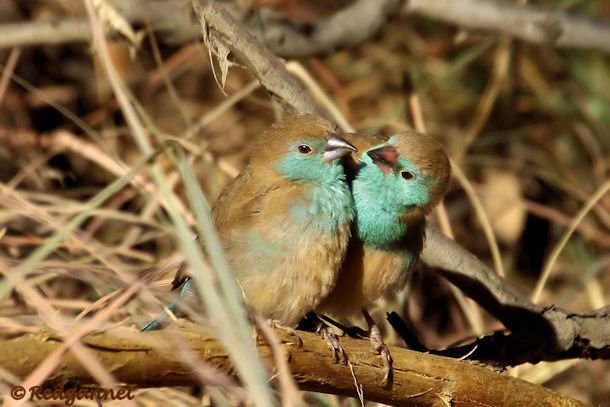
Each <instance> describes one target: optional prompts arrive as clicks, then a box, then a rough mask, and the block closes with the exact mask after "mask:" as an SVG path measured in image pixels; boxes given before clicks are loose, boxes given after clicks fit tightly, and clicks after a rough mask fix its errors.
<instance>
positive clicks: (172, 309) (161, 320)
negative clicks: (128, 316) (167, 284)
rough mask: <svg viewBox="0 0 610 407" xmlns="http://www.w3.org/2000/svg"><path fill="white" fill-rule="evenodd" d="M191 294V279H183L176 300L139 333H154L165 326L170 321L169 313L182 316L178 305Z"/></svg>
mask: <svg viewBox="0 0 610 407" xmlns="http://www.w3.org/2000/svg"><path fill="white" fill-rule="evenodd" d="M192 294H193V291H192V288H191V279H190V278H188V277H187V278H185V279H184V282H183V284H182V286H181V287H180V291H179V292H178V295H177V296H176V300H175V301H174V302H172V303H171V304H168V305H167V307H165V308H164V309H163V311H161V312H160V313H159V314H158V315H157V316H156V317H155V318H154V319H153V320H151V321H150V322H148V323H147V324H146V325H144V327H142V329H140V331H141V332H147V331H156V330H157V329H161V328H163V327H164V326H166V325H167V324H168V323H169V321H170V313H171V314H173V315H175V316H182V315H181V312H180V304H181V303H182V302H183V301H184V300H185V299H186V298H187V297H190V296H191V295H192Z"/></svg>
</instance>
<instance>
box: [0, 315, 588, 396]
mask: <svg viewBox="0 0 610 407" xmlns="http://www.w3.org/2000/svg"><path fill="white" fill-rule="evenodd" d="M181 325H183V326H182V327H181V328H180V329H167V330H163V331H155V332H149V333H140V332H136V331H135V330H133V329H128V328H116V329H112V330H108V331H104V332H97V333H92V334H90V335H88V336H86V337H84V338H83V339H82V343H83V344H84V345H86V346H87V347H88V348H89V349H90V351H91V352H92V353H94V354H95V357H96V359H97V360H99V361H101V362H102V363H103V364H104V366H106V367H107V368H108V370H109V371H110V372H111V373H112V374H113V376H114V377H115V378H116V379H117V380H118V381H119V382H120V383H122V384H126V385H133V386H137V387H138V388H144V387H154V386H191V385H199V384H201V383H200V382H199V381H198V380H197V378H196V377H195V376H194V374H193V373H192V369H191V368H190V367H189V365H188V363H185V362H184V360H183V359H181V355H182V353H181V352H180V351H179V349H178V346H179V344H186V345H188V347H190V348H191V350H192V351H193V352H194V353H195V354H196V355H197V356H198V358H199V359H200V360H202V361H204V362H205V363H207V364H208V365H211V366H212V367H214V368H217V369H219V370H220V371H222V372H224V373H226V374H229V375H231V374H232V372H233V370H232V366H231V362H230V358H229V356H228V354H227V352H226V351H225V349H224V347H223V346H222V344H221V343H220V342H218V341H217V340H216V339H214V338H213V337H212V336H210V334H209V332H208V331H206V330H205V329H203V328H201V327H198V326H196V325H194V324H187V323H182V324H181ZM275 333H276V335H277V336H278V338H280V341H281V344H282V345H281V346H282V348H283V350H284V352H285V354H286V355H287V358H286V360H287V362H288V365H289V367H290V369H291V371H292V374H293V376H294V378H295V380H296V382H297V384H298V385H299V386H300V387H301V389H303V390H310V391H316V392H324V393H331V394H338V395H345V396H352V397H356V396H357V394H356V388H355V385H354V378H353V376H352V373H351V371H350V368H349V367H348V366H346V365H345V364H343V363H334V362H333V360H332V357H331V355H330V352H329V351H328V347H327V344H326V342H325V341H324V340H323V339H322V338H321V337H319V336H317V335H315V334H311V333H308V332H299V335H300V336H301V338H302V339H303V347H301V348H299V347H298V346H296V345H294V338H293V337H292V336H291V335H289V334H286V333H285V332H283V331H279V330H276V331H275ZM342 345H343V347H344V348H345V350H346V352H347V355H348V358H349V360H350V363H351V364H352V365H353V369H354V373H355V376H356V377H357V379H358V381H359V383H360V384H361V385H362V388H363V391H364V397H365V399H366V400H372V401H377V402H382V403H386V404H391V405H395V406H447V405H464V406H468V405H472V406H480V405H503V406H538V405H562V406H580V405H583V404H582V403H580V402H578V401H576V400H572V399H570V398H569V397H566V396H563V395H561V394H558V393H555V392H553V391H551V390H549V389H546V388H544V387H541V386H536V385H534V384H531V383H528V382H524V381H522V380H519V379H515V378H513V377H510V376H507V375H502V374H499V373H497V372H495V371H493V370H491V369H488V368H484V367H481V366H477V365H474V364H472V363H469V362H465V361H460V360H454V359H450V358H445V357H439V356H433V355H426V354H421V353H418V352H412V351H409V350H405V349H402V348H392V349H391V352H392V355H393V356H394V382H393V385H392V386H391V388H389V389H387V388H386V389H384V388H382V387H381V386H380V385H379V382H380V380H381V378H382V376H383V366H382V363H381V361H380V360H379V358H378V356H377V355H373V354H372V352H371V349H370V343H369V342H368V341H364V340H356V339H351V338H344V339H342ZM60 346H61V339H60V338H59V336H55V335H54V334H53V333H52V332H50V333H38V334H25V335H22V336H18V337H16V338H13V339H10V340H4V341H0V349H2V352H0V368H2V369H4V370H5V371H8V372H10V373H12V374H13V375H15V376H17V377H20V378H24V377H26V376H27V375H28V374H29V373H31V371H32V369H34V368H35V367H36V366H38V365H40V364H41V363H42V362H43V361H44V360H45V358H47V357H48V356H49V355H50V354H52V353H53V352H54V351H56V350H57V349H58V348H59V347H60ZM258 349H259V353H260V354H261V356H262V358H263V359H264V360H265V362H266V363H267V365H268V366H269V369H273V366H275V363H274V361H273V358H272V356H271V355H272V352H271V349H270V348H269V347H268V346H267V345H266V344H264V343H263V342H262V340H259V342H258ZM190 362H191V363H192V360H190ZM62 384H71V385H87V384H95V381H94V379H93V378H92V377H91V375H90V373H89V372H88V370H87V369H86V368H85V367H83V366H82V365H81V364H80V363H79V361H78V359H76V358H75V357H74V356H73V355H71V354H66V355H65V356H64V357H63V359H62V361H61V363H60V365H59V366H57V367H56V368H55V371H54V373H53V374H52V375H51V376H50V378H49V380H48V381H47V382H46V383H45V385H46V386H49V387H54V386H57V385H62Z"/></svg>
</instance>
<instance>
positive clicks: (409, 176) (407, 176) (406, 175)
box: [401, 171, 414, 179]
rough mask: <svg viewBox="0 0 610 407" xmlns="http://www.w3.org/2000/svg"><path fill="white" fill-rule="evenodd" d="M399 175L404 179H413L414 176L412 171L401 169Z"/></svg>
mask: <svg viewBox="0 0 610 407" xmlns="http://www.w3.org/2000/svg"><path fill="white" fill-rule="evenodd" d="M401 175H402V177H403V178H404V179H413V177H414V175H413V173H412V172H409V171H403V172H402V174H401Z"/></svg>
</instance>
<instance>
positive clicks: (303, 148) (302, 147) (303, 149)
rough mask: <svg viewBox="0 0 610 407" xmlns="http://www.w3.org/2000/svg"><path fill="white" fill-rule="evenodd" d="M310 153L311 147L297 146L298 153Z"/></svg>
mask: <svg viewBox="0 0 610 407" xmlns="http://www.w3.org/2000/svg"><path fill="white" fill-rule="evenodd" d="M310 152H311V147H309V146H307V145H305V144H301V145H300V146H299V153H301V154H308V153H310Z"/></svg>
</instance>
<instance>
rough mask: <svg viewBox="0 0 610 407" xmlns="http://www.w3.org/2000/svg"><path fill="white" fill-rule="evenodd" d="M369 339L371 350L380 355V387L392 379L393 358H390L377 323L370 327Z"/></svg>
mask: <svg viewBox="0 0 610 407" xmlns="http://www.w3.org/2000/svg"><path fill="white" fill-rule="evenodd" d="M369 340H370V341H371V345H372V346H373V352H375V353H376V354H378V355H381V359H382V361H383V373H384V374H383V379H382V380H381V387H386V386H388V385H390V384H391V383H392V380H393V369H392V364H393V363H394V360H393V359H392V354H391V353H390V350H389V349H388V347H387V345H386V344H385V342H384V341H383V338H382V336H381V332H380V331H379V327H378V326H377V325H372V326H371V327H370V331H369Z"/></svg>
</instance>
